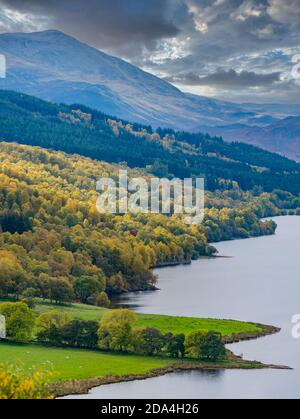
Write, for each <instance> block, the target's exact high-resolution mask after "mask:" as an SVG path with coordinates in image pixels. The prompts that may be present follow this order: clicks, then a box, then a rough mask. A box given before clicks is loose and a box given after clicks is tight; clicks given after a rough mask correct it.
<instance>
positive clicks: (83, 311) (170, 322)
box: [34, 302, 262, 336]
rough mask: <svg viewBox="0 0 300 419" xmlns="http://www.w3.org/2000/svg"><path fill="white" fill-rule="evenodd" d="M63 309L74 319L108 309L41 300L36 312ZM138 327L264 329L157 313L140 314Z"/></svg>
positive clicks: (166, 329)
mask: <svg viewBox="0 0 300 419" xmlns="http://www.w3.org/2000/svg"><path fill="white" fill-rule="evenodd" d="M53 309H59V310H63V311H65V312H66V313H68V315H69V316H70V317H71V318H72V319H73V318H80V319H84V320H96V321H99V320H100V319H101V317H102V315H103V314H104V313H105V312H106V311H107V310H106V309H103V308H98V307H94V306H88V305H84V304H70V305H62V306H53V305H51V304H50V303H44V302H41V303H39V304H37V305H36V307H35V309H34V310H35V312H36V313H38V314H40V313H45V312H47V311H49V310H53ZM137 318H138V320H137V324H136V326H137V327H155V328H157V329H159V330H160V331H161V332H162V333H169V332H171V333H184V334H188V333H189V332H192V331H194V330H213V331H216V332H220V333H221V334H222V336H231V335H236V334H240V333H257V332H258V333H260V332H261V331H262V329H261V328H260V327H259V326H256V325H254V324H251V323H245V322H239V321H235V320H216V319H201V318H190V317H172V316H159V315H155V314H138V316H137Z"/></svg>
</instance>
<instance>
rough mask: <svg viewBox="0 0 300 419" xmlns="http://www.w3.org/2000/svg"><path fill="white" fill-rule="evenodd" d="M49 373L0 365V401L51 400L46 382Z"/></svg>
mask: <svg viewBox="0 0 300 419" xmlns="http://www.w3.org/2000/svg"><path fill="white" fill-rule="evenodd" d="M49 377H50V374H49V373H42V372H40V371H35V372H33V373H31V374H26V373H24V372H23V371H22V369H19V368H15V367H7V366H3V365H0V399H2V400H3V399H4V400H9V399H52V398H53V397H52V396H51V394H50V391H49V386H48V383H47V380H48V379H49Z"/></svg>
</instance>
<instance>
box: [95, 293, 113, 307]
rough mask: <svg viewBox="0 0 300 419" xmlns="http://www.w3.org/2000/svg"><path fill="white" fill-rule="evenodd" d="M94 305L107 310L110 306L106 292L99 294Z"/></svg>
mask: <svg viewBox="0 0 300 419" xmlns="http://www.w3.org/2000/svg"><path fill="white" fill-rule="evenodd" d="M96 305H97V306H98V307H105V308H108V307H109V306H110V300H109V298H108V296H107V294H106V292H101V293H100V294H99V295H98V297H97V299H96Z"/></svg>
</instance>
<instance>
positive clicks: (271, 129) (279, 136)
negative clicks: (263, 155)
mask: <svg viewBox="0 0 300 419" xmlns="http://www.w3.org/2000/svg"><path fill="white" fill-rule="evenodd" d="M202 129H203V130H204V131H205V132H208V133H209V134H211V135H222V137H223V138H224V139H225V140H226V141H242V142H245V143H247V144H252V145H255V146H258V147H261V148H264V149H266V150H269V151H272V152H275V153H278V154H282V155H284V156H287V157H290V158H292V159H294V160H297V161H300V116H297V117H292V116H291V117H288V118H284V119H282V120H279V121H276V122H274V123H272V124H269V125H267V126H264V127H259V126H251V127H249V126H247V125H243V124H235V125H227V126H224V125H223V126H219V127H208V126H206V127H202Z"/></svg>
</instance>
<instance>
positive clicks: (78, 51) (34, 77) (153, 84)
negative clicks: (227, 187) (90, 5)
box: [0, 30, 300, 131]
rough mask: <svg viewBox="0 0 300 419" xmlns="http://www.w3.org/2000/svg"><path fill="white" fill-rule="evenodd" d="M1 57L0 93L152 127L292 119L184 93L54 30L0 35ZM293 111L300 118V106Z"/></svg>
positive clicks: (187, 127)
mask: <svg viewBox="0 0 300 419" xmlns="http://www.w3.org/2000/svg"><path fill="white" fill-rule="evenodd" d="M0 53H2V54H4V55H5V56H6V58H7V78H6V79H0V88H1V89H6V90H15V91H19V92H23V93H27V94H30V95H34V96H37V97H39V98H42V99H45V100H48V101H53V102H58V103H60V102H64V103H67V104H72V103H81V104H84V105H87V106H89V107H92V108H95V109H98V110H101V111H103V112H104V113H107V114H111V115H114V116H117V117H120V118H123V119H126V120H130V121H134V122H139V123H142V124H146V125H148V124H150V125H152V126H153V127H158V126H162V127H171V128H173V129H177V130H182V129H185V130H189V131H197V130H198V129H199V127H201V126H206V125H207V126H217V125H227V124H234V123H243V124H249V125H252V124H253V123H254V122H255V125H264V124H265V123H266V120H267V122H270V120H272V121H273V120H277V115H279V116H281V117H282V115H283V114H284V116H287V115H291V114H290V113H286V112H287V108H286V107H284V106H281V107H280V109H278V108H276V109H275V110H274V112H270V113H269V112H266V111H265V110H264V105H261V106H260V108H259V109H253V110H252V109H250V110H249V106H247V104H246V105H237V104H233V103H229V102H223V101H218V100H214V99H208V98H205V97H201V96H196V95H191V94H185V93H183V92H181V91H180V90H179V89H177V88H176V87H174V86H173V85H171V84H170V83H168V82H166V81H164V80H161V79H159V78H158V77H155V76H154V75H152V74H149V73H146V72H144V71H142V70H140V69H139V68H137V67H135V66H133V65H131V64H129V63H127V62H125V61H123V60H121V59H118V58H115V57H112V56H109V55H107V54H105V53H103V52H101V51H99V50H97V49H95V48H91V47H90V46H88V45H86V44H83V43H81V42H79V41H78V40H76V39H74V38H72V37H70V36H68V35H66V34H64V33H62V32H59V31H55V30H50V31H44V32H35V33H8V34H1V35H0ZM265 107H267V105H265ZM267 108H268V107H267ZM294 111H299V114H300V105H299V106H298V107H296V106H295V109H294ZM273 115H274V116H275V119H274V116H273ZM295 115H297V112H296V113H295ZM260 118H261V119H260Z"/></svg>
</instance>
